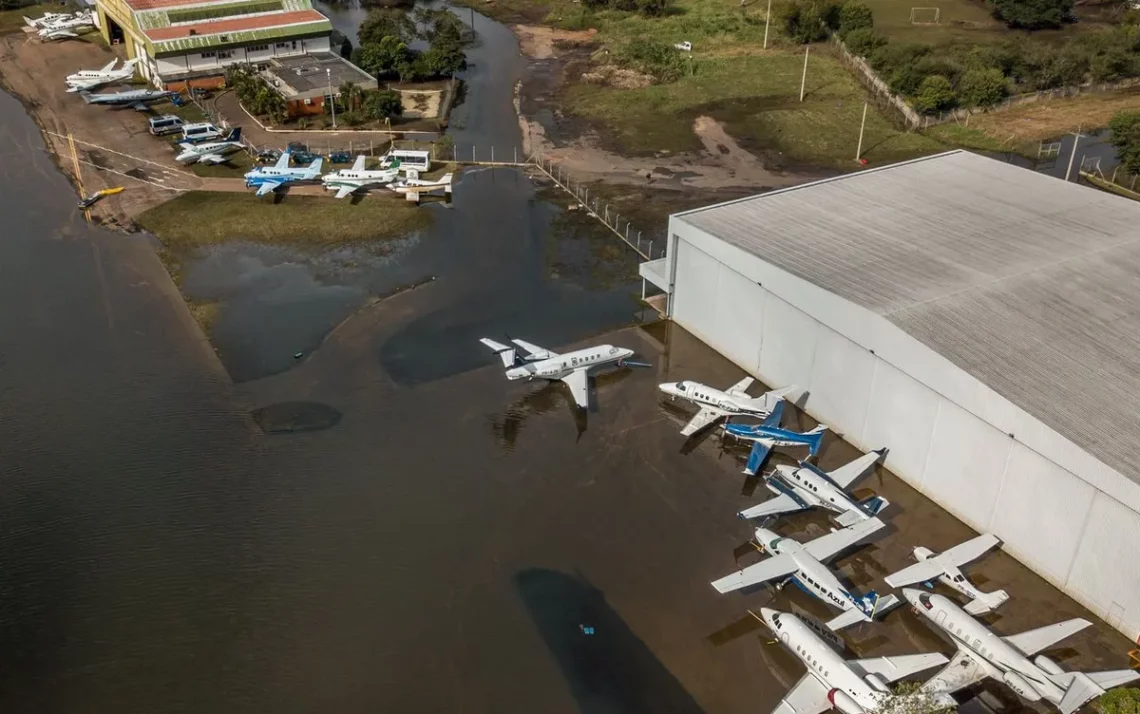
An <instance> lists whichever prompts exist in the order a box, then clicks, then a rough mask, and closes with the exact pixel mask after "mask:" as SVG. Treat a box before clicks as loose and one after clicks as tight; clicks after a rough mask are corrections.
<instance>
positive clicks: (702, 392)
mask: <svg viewBox="0 0 1140 714" xmlns="http://www.w3.org/2000/svg"><path fill="white" fill-rule="evenodd" d="M658 388H659V389H660V390H661V391H662V392H665V393H666V394H668V395H669V396H670V397H671V398H672V399H684V400H685V401H688V402H692V403H693V404H696V405H698V406H702V407H712V408H713V409H719V410H720V411H722V412H724V413H726V414H747V415H752V416H758V417H763V416H767V415H768V412H769V410H768V409H767V408H766V405H765V402H764V400H763V399H752V398H751V397H739V396H736V395H733V394H729V393H728V392H725V391H722V390H720V389H714V388H713V387H710V386H708V385H706V384H701V383H700V382H693V381H689V380H685V381H684V382H675V383H666V384H661V385H658Z"/></svg>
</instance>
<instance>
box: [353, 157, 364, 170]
mask: <svg viewBox="0 0 1140 714" xmlns="http://www.w3.org/2000/svg"><path fill="white" fill-rule="evenodd" d="M365 161H366V159H365V157H364V154H361V155H360V156H357V157H356V161H354V162H353V163H352V170H353V171H363V170H364V162H365Z"/></svg>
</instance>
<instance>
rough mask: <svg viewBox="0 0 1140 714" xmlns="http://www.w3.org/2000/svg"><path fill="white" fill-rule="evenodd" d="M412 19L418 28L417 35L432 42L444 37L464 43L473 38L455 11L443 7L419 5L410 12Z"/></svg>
mask: <svg viewBox="0 0 1140 714" xmlns="http://www.w3.org/2000/svg"><path fill="white" fill-rule="evenodd" d="M412 19H413V20H414V21H415V23H416V25H417V26H418V27H419V28H420V29H419V30H418V31H417V37H419V38H420V39H422V40H427V41H428V42H430V43H432V44H435V43H436V42H438V41H440V39H441V38H446V41H449V42H455V43H457V44H459V45H466V44H468V43H469V42H470V41H471V40H473V39H474V37H473V35H472V34H471V31H470V28H468V27H467V25H465V24H463V21H462V20H460V19H459V17H458V16H457V15H455V13H453V12H449V11H447V10H444V9H432V8H426V7H421V8H418V9H416V11H415V12H414V13H413V14H412Z"/></svg>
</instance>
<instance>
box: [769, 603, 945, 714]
mask: <svg viewBox="0 0 1140 714" xmlns="http://www.w3.org/2000/svg"><path fill="white" fill-rule="evenodd" d="M760 619H762V620H763V621H764V624H766V625H767V626H768V629H770V630H771V631H772V634H773V635H774V636H775V637H776V639H778V640H779V641H780V642H781V643H782V644H783V645H784V647H787V648H788V651H789V652H791V653H792V654H794V655H795V656H796V657H797V658H798V659H799V660H800V661H801V662H803V663H804V666H806V667H807V673H805V674H804V676H802V677H800V680H799V681H798V682H796V683H795V685H794V686H793V687H792V688H791V689H790V690H789V691H788V693H787V694H785V695H784V698H783V699H781V700H780V703H779V704H777V705H776V708H775V709H774V710H772V714H820V713H821V712H825V711H827V710H828V709H836V710H838V711H839V712H842V714H871V713H873V712H876V711H878V710H879V709H880V708H881V707H882V706H883V704H884V703H886V701H887V700H888V699H889V698H890V697H895V696H902V695H896V694H892V693H891V690H890V688H889V687H888V686H887V685H888V684H890V683H891V682H894V681H896V680H899V679H902V678H904V677H909V676H910V675H912V674H917V673H918V672H922V671H924V670H927V669H930V668H931V667H937V666H938V665H940V664H945V663H946V657H945V656H944V655H941V654H938V653H937V652H932V653H930V654H915V655H897V656H894V657H869V658H867V659H844V658H843V656H842V655H841V654H840V653H839V652H836V651H835V650H834V649H832V647H831V646H830V645H829V644H828V643H827V640H825V639H823V638H821V637H820V636H819V634H817V633H816V631H815V627H818V626H813V625H812V624H811V623H810V620H801V619H800V618H798V617H796V616H795V615H793V614H791V613H790V612H780V611H778V610H770V609H768V608H761V610H760ZM910 696H915V695H910ZM936 701H937V702H938V703H939V704H946V705H953V703H954V702H953V700H952V699H951V698H950V697H949V695H936ZM899 710H900V711H906V709H905V708H900V709H899Z"/></svg>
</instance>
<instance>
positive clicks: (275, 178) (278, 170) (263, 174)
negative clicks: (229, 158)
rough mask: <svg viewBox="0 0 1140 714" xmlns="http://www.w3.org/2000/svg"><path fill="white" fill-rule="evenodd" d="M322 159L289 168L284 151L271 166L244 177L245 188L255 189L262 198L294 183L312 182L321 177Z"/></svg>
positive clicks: (287, 158)
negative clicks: (303, 165)
mask: <svg viewBox="0 0 1140 714" xmlns="http://www.w3.org/2000/svg"><path fill="white" fill-rule="evenodd" d="M323 163H324V159H321V158H317V159H314V160H313V163H311V164H309V165H308V166H305V167H303V168H290V167H289V152H288V151H286V152H284V153H282V154H281V157H280V158H278V159H277V163H276V164H274V165H273V166H259V167H257V168H256V169H254V170H253V171H250V172H249V173H247V174H246V175H245V187H246V188H254V187H256V188H257V195H258V196H264V195H265V194H267V193H272V192H274V191H276V190H277V189H279V188H281V187H282V186H284V185H285V184H289V183H293V182H295V181H312V180H313V179H315V178H317V177H318V176H320V175H321V164H323Z"/></svg>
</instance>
